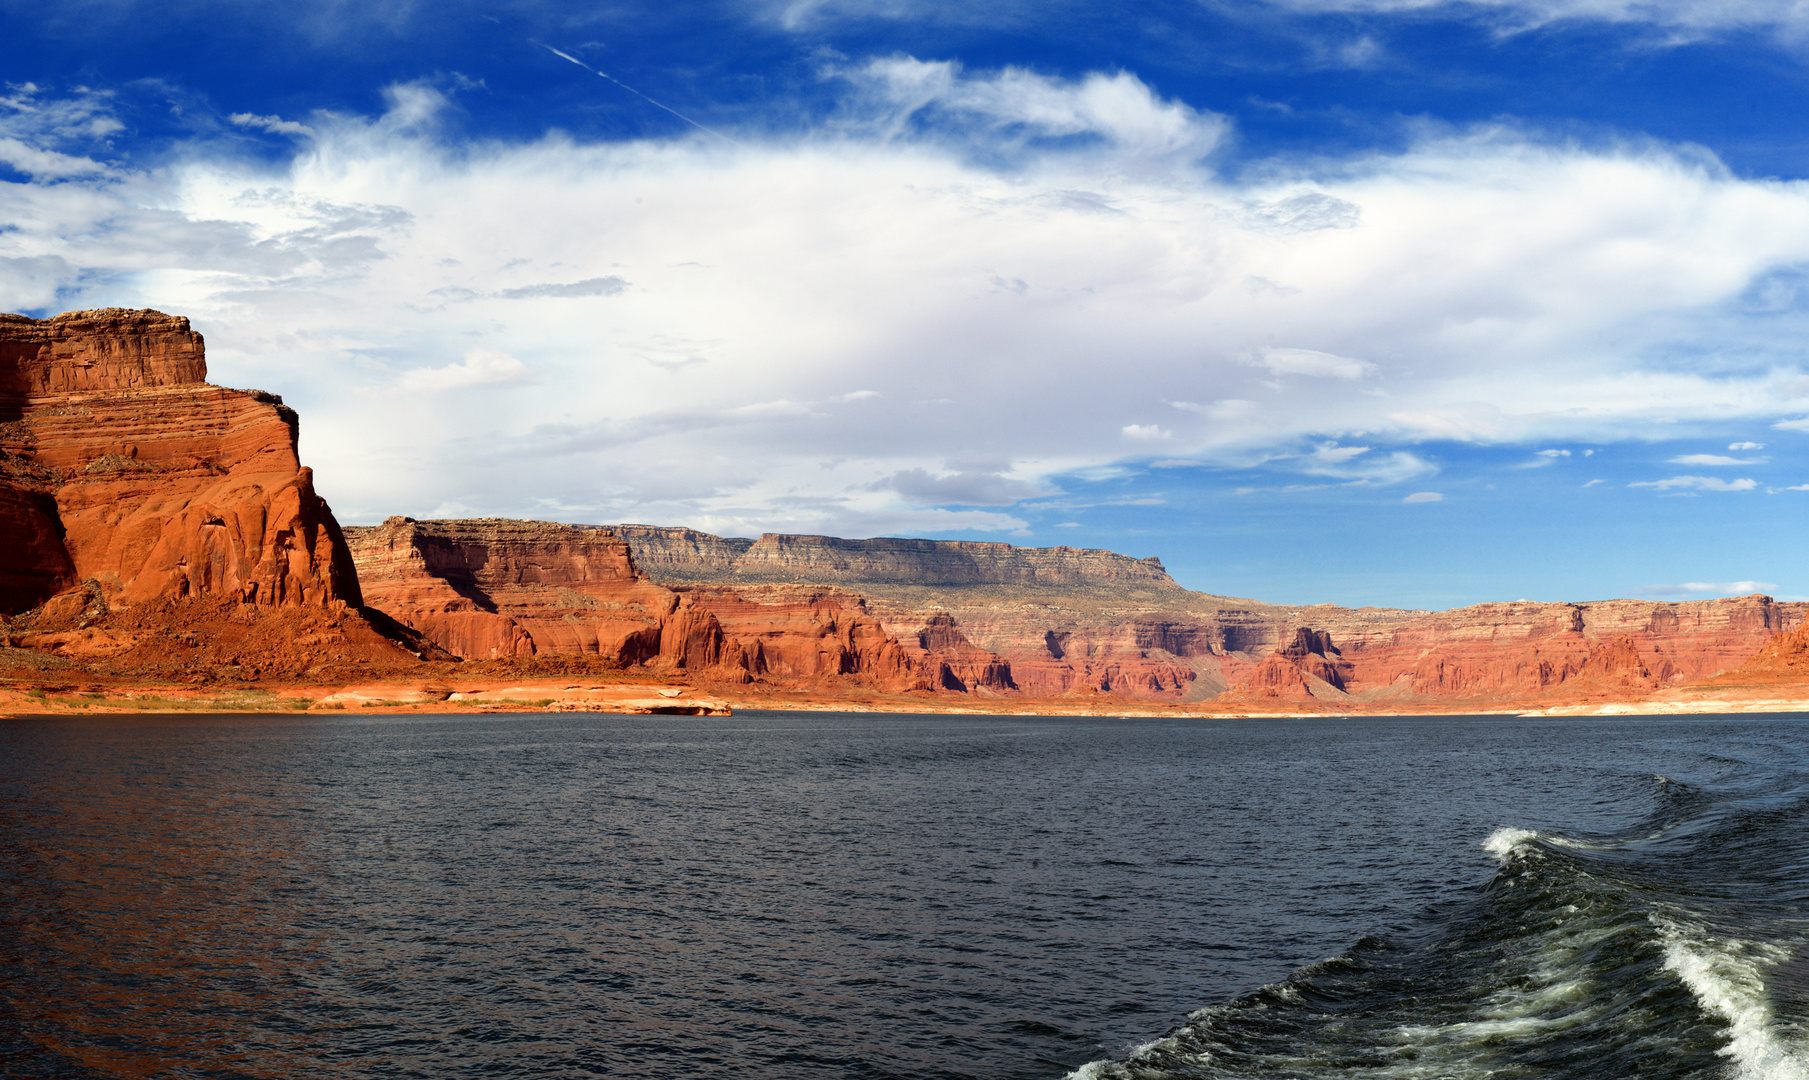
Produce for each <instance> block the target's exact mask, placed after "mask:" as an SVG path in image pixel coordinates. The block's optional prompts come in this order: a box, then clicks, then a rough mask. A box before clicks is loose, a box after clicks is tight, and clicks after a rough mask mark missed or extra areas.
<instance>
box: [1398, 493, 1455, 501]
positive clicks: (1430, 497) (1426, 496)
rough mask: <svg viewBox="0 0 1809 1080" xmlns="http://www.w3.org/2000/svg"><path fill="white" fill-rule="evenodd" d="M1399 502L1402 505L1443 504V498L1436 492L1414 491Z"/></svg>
mask: <svg viewBox="0 0 1809 1080" xmlns="http://www.w3.org/2000/svg"><path fill="white" fill-rule="evenodd" d="M1401 501H1402V502H1404V503H1435V502H1444V501H1445V497H1444V495H1442V494H1440V493H1439V492H1436V491H1416V492H1414V493H1413V494H1411V495H1409V496H1407V497H1406V498H1405V499H1402V500H1401Z"/></svg>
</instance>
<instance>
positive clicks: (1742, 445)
mask: <svg viewBox="0 0 1809 1080" xmlns="http://www.w3.org/2000/svg"><path fill="white" fill-rule="evenodd" d="M1727 448H1728V449H1729V450H1763V449H1765V444H1764V443H1759V442H1737V443H1728V444H1727Z"/></svg>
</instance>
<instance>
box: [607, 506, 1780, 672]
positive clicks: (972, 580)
mask: <svg viewBox="0 0 1809 1080" xmlns="http://www.w3.org/2000/svg"><path fill="white" fill-rule="evenodd" d="M615 531H616V532H617V533H618V534H619V535H621V536H622V537H623V539H625V540H626V541H627V542H628V544H629V547H630V548H631V549H633V551H634V554H635V558H636V560H637V562H639V563H640V564H641V565H642V566H643V567H645V568H647V569H648V571H649V574H650V576H651V577H652V579H653V580H655V581H659V582H664V583H669V584H671V583H678V582H689V583H694V584H695V583H703V582H712V581H714V582H717V583H721V584H728V583H733V582H745V581H754V580H763V581H768V582H776V581H789V582H794V583H796V584H795V588H797V589H799V590H804V591H808V590H809V589H812V588H823V587H831V586H833V587H834V588H838V589H844V590H848V591H851V592H857V593H859V594H860V595H861V596H863V597H864V598H865V600H866V606H867V609H868V610H869V611H871V612H872V613H873V614H874V615H875V616H876V617H877V618H879V619H880V621H881V622H882V623H883V624H884V625H885V627H886V629H887V631H888V632H890V633H891V634H892V635H893V636H895V637H896V638H897V639H898V640H899V641H900V642H902V643H904V644H905V645H906V647H907V648H908V647H909V646H910V644H911V642H913V641H914V640H920V639H923V637H924V635H925V634H926V633H927V632H930V631H932V629H933V628H934V627H937V626H940V625H943V624H947V625H948V626H950V627H952V628H953V629H954V630H956V631H957V632H959V634H960V635H961V640H962V641H963V642H965V643H966V647H970V648H974V649H977V650H979V651H980V653H982V654H986V655H989V656H992V657H996V658H997V659H998V661H999V662H1000V663H1001V664H1003V665H1004V666H1005V667H1006V668H1008V670H1009V672H1010V685H1009V687H1008V686H1006V685H1005V684H1004V683H1003V682H1001V681H999V680H998V679H997V677H996V676H994V677H992V678H993V681H992V682H990V683H988V682H986V681H985V680H984V678H982V679H981V680H978V681H977V684H978V685H988V686H989V687H990V688H992V689H996V690H997V691H999V692H1003V693H1014V692H1015V693H1021V694H1023V695H1024V696H1026V697H1058V696H1064V695H1076V694H1078V695H1092V694H1108V695H1112V696H1119V697H1134V698H1144V699H1150V700H1157V701H1161V700H1169V701H1200V700H1207V699H1212V698H1215V697H1218V696H1219V695H1222V694H1224V693H1226V692H1227V691H1232V692H1235V693H1234V696H1237V695H1242V694H1244V693H1247V692H1248V693H1254V694H1256V695H1257V696H1259V697H1265V698H1267V697H1275V696H1281V697H1287V698H1292V699H1303V698H1306V697H1313V698H1317V699H1321V700H1324V701H1328V702H1334V703H1344V704H1359V703H1363V702H1375V701H1380V700H1399V701H1401V702H1403V703H1410V702H1412V701H1415V700H1419V701H1441V700H1446V701H1449V700H1461V701H1473V702H1487V701H1491V700H1509V699H1520V698H1528V699H1543V698H1547V697H1550V696H1552V695H1560V696H1561V695H1564V694H1573V695H1575V694H1585V695H1586V694H1593V693H1607V692H1609V690H1608V688H1607V686H1608V682H1615V683H1616V685H1621V684H1622V683H1624V684H1625V686H1626V687H1628V688H1631V687H1633V686H1634V684H1635V683H1638V684H1639V685H1641V686H1647V685H1649V686H1656V687H1665V686H1675V685H1679V684H1682V683H1685V682H1689V681H1691V680H1695V679H1701V678H1704V677H1707V676H1711V675H1714V674H1715V673H1717V672H1722V671H1727V670H1730V669H1732V668H1735V667H1737V666H1739V665H1740V664H1741V663H1742V662H1743V661H1744V660H1745V659H1746V658H1747V657H1749V656H1751V655H1753V653H1754V652H1756V651H1757V650H1758V649H1759V648H1760V647H1761V646H1762V645H1763V644H1764V643H1765V642H1766V641H1767V640H1768V639H1769V638H1770V637H1771V636H1772V635H1773V634H1775V633H1777V632H1778V631H1780V630H1783V629H1786V628H1788V627H1791V626H1795V625H1797V624H1798V623H1799V622H1800V621H1801V620H1802V618H1803V613H1804V609H1805V608H1806V607H1809V605H1804V604H1800V603H1799V604H1780V603H1777V602H1775V601H1773V600H1771V599H1770V598H1769V597H1763V596H1750V597H1736V598H1730V599H1725V600H1703V601H1688V602H1681V603H1667V602H1657V601H1640V600H1609V601H1599V602H1591V603H1578V604H1565V603H1502V604H1479V605H1475V606H1473V607H1468V608H1460V609H1456V610H1453V611H1443V612H1427V611H1404V610H1395V609H1376V608H1363V609H1356V610H1353V609H1349V608H1339V607H1334V606H1330V605H1321V606H1316V607H1307V608H1298V607H1283V606H1280V605H1274V604H1263V603H1259V602H1257V601H1253V600H1239V599H1235V598H1230V597H1221V596H1212V595H1209V594H1204V593H1196V592H1190V591H1187V590H1184V589H1182V588H1180V586H1178V585H1176V584H1175V583H1174V582H1173V580H1172V579H1170V578H1168V576H1167V574H1166V572H1164V571H1162V570H1161V564H1160V563H1159V562H1157V561H1156V560H1153V559H1131V558H1128V557H1125V556H1121V555H1115V554H1113V553H1111V552H1094V551H1078V550H1075V549H1070V548H1044V549H1032V548H1013V547H1010V546H1009V545H1003V544H986V545H974V544H964V543H955V542H944V541H896V540H868V541H851V540H840V539H837V538H833V537H787V536H780V535H776V534H769V535H767V536H763V537H762V538H761V539H760V540H758V541H754V540H746V539H736V538H725V537H717V536H711V535H710V534H708V533H700V532H697V531H695V530H690V529H666V528H656V527H653V526H617V527H616V530H615ZM762 551H764V552H766V554H765V555H761V554H760V552H762ZM772 588H774V589H778V588H779V587H778V586H776V585H775V586H772ZM1303 628H1310V629H1311V630H1312V631H1314V632H1315V633H1316V634H1317V635H1318V637H1316V638H1314V639H1312V641H1311V642H1309V646H1308V647H1307V648H1306V649H1305V651H1304V652H1300V653H1299V654H1298V655H1293V656H1290V655H1288V654H1289V653H1290V651H1293V650H1295V649H1296V647H1297V646H1298V644H1299V639H1298V637H1297V635H1298V633H1299V631H1300V630H1302V629H1303ZM932 636H935V635H934V634H932ZM1620 638H1625V639H1626V643H1627V644H1626V645H1625V648H1627V649H1630V650H1631V654H1632V656H1633V657H1634V658H1635V659H1637V661H1638V663H1639V665H1640V666H1641V667H1642V668H1643V670H1644V672H1645V673H1644V675H1639V676H1631V675H1629V676H1628V678H1626V679H1622V678H1621V677H1620V676H1615V677H1613V678H1612V679H1610V678H1609V677H1607V676H1604V675H1603V674H1601V668H1602V664H1603V663H1604V662H1605V661H1600V660H1598V661H1597V663H1596V665H1595V667H1593V668H1591V667H1590V666H1589V665H1590V660H1591V657H1592V656H1593V655H1595V654H1596V653H1597V652H1598V651H1599V650H1600V649H1601V648H1602V647H1603V646H1604V644H1605V643H1608V642H1611V641H1615V640H1617V639H1620ZM1332 642H1336V644H1335V645H1334V644H1332ZM1314 643H1317V644H1318V645H1319V648H1318V649H1317V650H1315V649H1314V648H1312V647H1310V646H1311V645H1312V644H1314ZM1277 653H1281V654H1283V655H1281V656H1280V658H1275V657H1276V654H1277ZM1313 658H1317V659H1313ZM1271 660H1273V662H1270V661H1271ZM1322 667H1323V668H1326V669H1327V670H1330V671H1331V672H1332V674H1333V675H1335V676H1336V677H1335V678H1332V677H1327V675H1326V671H1325V670H1321V668H1322ZM926 670H927V669H926ZM952 671H953V669H951V672H952ZM931 674H932V677H938V673H935V672H932V673H931ZM1617 680H1618V681H1617ZM953 681H959V682H962V683H970V682H975V680H970V679H969V678H968V677H967V676H966V675H959V674H957V675H956V676H955V679H954V680H953ZM949 685H952V681H951V682H949ZM1012 688H1015V690H1014V689H1012ZM1628 692H1631V689H1629V690H1628ZM1227 700H1228V701H1229V700H1230V699H1227Z"/></svg>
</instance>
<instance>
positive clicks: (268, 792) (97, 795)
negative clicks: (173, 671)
mask: <svg viewBox="0 0 1809 1080" xmlns="http://www.w3.org/2000/svg"><path fill="white" fill-rule="evenodd" d="M14 723H15V724H16V725H17V726H15V727H14V729H13V730H12V731H10V732H9V733H8V734H9V735H10V736H11V738H9V739H8V740H7V744H6V749H7V751H8V758H9V761H8V768H7V775H8V779H9V780H11V781H13V782H11V783H8V784H7V785H5V787H4V788H0V822H4V829H0V875H3V877H0V888H4V890H5V892H4V899H5V903H4V905H0V970H4V971H5V973H6V976H7V977H6V980H5V981H6V1007H7V1010H8V1013H9V1015H8V1016H7V1017H6V1020H7V1022H8V1024H9V1026H12V1027H14V1029H15V1031H16V1032H17V1033H18V1034H17V1035H16V1036H15V1039H14V1040H13V1041H14V1042H15V1043H16V1044H17V1045H15V1046H14V1047H12V1048H11V1052H12V1054H13V1055H14V1058H13V1060H9V1061H6V1062H5V1064H7V1065H8V1066H9V1068H13V1069H17V1070H18V1071H21V1072H24V1071H29V1070H32V1069H38V1068H43V1067H46V1066H49V1065H51V1064H53V1063H62V1064H64V1065H75V1066H81V1067H85V1068H86V1069H88V1070H91V1071H93V1072H96V1073H100V1074H102V1075H106V1076H120V1077H140V1076H142V1077H153V1076H168V1075H170V1072H171V1066H172V1063H176V1062H181V1063H183V1064H184V1066H185V1067H186V1068H187V1069H190V1070H193V1071H194V1072H196V1073H218V1074H222V1075H242V1076H258V1077H261V1076H270V1077H279V1076H295V1075H299V1073H300V1072H302V1071H304V1070H305V1069H306V1067H307V1066H306V1064H305V1062H306V1061H307V1057H306V1056H305V1055H299V1054H298V1051H299V1050H300V1049H301V1048H302V1047H304V1046H305V1044H306V1034H307V1031H308V1028H309V1027H310V1026H311V1025H310V1024H309V1023H307V1022H305V1021H304V1020H303V1019H302V1017H301V1016H300V1015H299V1012H300V1006H301V1003H302V1002H303V1001H305V1000H307V999H308V998H309V997H310V992H309V990H308V987H307V981H308V979H309V977H310V974H311V973H312V972H315V971H317V970H318V969H319V968H320V966H321V962H320V946H321V943H322V931H321V922H322V920H321V919H320V918H319V916H318V914H317V913H316V912H315V910H314V908H315V898H314V896H313V895H312V893H313V889H312V887H311V886H310V885H309V883H310V882H312V881H316V880H319V879H320V878H322V876H323V875H322V873H321V868H320V867H319V865H318V864H317V863H315V862H314V861H313V854H312V853H311V852H310V850H309V845H308V843H307V841H306V838H305V836H304V834H303V831H302V830H303V827H304V826H305V822H306V815H305V813H303V812H302V811H303V810H304V809H305V808H304V807H302V806H301V805H300V799H299V798H298V795H297V793H296V792H295V791H293V790H291V789H290V788H289V787H288V786H287V784H286V782H285V780H284V779H283V778H282V777H281V776H280V775H275V774H273V773H271V772H270V771H269V770H268V769H267V768H263V767H261V766H263V765H266V764H267V763H266V762H260V761H259V760H258V755H256V754H245V753H225V754H219V753H198V754H197V753H171V751H172V750H173V749H175V748H176V747H179V746H181V744H182V743H184V742H187V741H189V740H188V739H187V738H185V737H184V736H186V735H192V734H195V732H194V726H193V725H192V724H189V723H185V722H181V721H165V720H158V719H135V720H132V721H128V722H124V723H122V722H120V721H111V720H82V721H64V720H44V721H17V722H14ZM183 729H186V730H183ZM97 749H98V750H100V751H101V752H98V753H97V752H96V750H97ZM237 749H240V750H243V749H244V747H243V746H240V747H238V748H237ZM22 1066H23V1067H22Z"/></svg>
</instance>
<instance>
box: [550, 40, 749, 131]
mask: <svg viewBox="0 0 1809 1080" xmlns="http://www.w3.org/2000/svg"><path fill="white" fill-rule="evenodd" d="M534 44H536V45H539V46H540V47H541V48H543V49H545V50H546V51H547V52H550V53H552V54H553V55H554V56H557V57H559V58H560V59H561V60H570V61H571V62H572V63H574V64H577V65H578V66H579V67H581V68H583V69H584V70H586V71H588V72H590V73H591V74H592V75H595V76H597V77H598V78H600V79H608V80H609V81H610V82H612V83H615V84H616V85H617V86H619V87H621V88H622V89H624V90H626V91H628V92H629V93H631V94H633V95H634V96H635V97H638V98H640V99H641V100H642V101H645V102H646V103H647V104H649V105H652V106H654V107H655V108H659V109H664V110H666V111H667V112H669V113H671V114H672V115H673V116H676V117H678V118H679V119H680V120H683V121H684V122H685V123H687V124H690V125H691V126H692V127H694V128H696V129H697V130H699V131H702V132H705V133H707V134H710V135H714V136H716V137H717V138H718V139H721V140H722V141H724V142H726V143H728V144H729V145H730V146H737V147H738V146H740V145H741V144H740V143H738V142H736V141H735V140H734V139H731V138H729V137H728V136H727V135H724V134H723V133H722V132H720V131H717V130H716V129H715V128H707V127H704V126H703V125H702V124H700V123H698V122H697V121H695V120H693V119H691V118H690V117H689V116H686V115H685V114H684V113H682V112H679V111H678V110H677V109H674V108H673V107H672V106H670V105H667V104H665V103H663V102H659V101H655V100H653V99H652V98H650V97H648V96H647V95H646V94H643V93H641V92H640V91H639V90H636V89H635V88H634V87H632V86H629V85H628V84H627V83H625V82H623V81H622V80H620V79H618V78H616V77H615V76H614V75H611V74H610V73H609V72H607V71H598V70H597V69H596V68H594V67H591V66H590V65H589V64H587V63H585V62H584V61H582V60H580V59H578V58H577V57H575V56H573V55H572V54H571V53H563V52H560V51H559V50H558V49H555V48H553V47H552V46H551V45H547V44H545V43H543V42H539V41H536V42H534Z"/></svg>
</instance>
